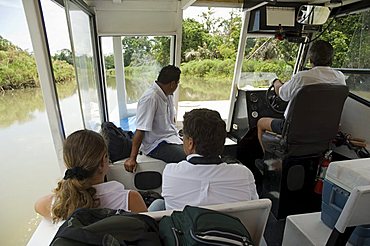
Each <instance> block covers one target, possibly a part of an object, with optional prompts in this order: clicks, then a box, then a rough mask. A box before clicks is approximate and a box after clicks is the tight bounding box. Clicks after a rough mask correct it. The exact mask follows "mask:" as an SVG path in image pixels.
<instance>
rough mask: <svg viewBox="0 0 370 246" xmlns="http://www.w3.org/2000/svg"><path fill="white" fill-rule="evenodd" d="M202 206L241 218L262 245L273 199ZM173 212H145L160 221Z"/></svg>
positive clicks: (256, 243) (255, 239)
mask: <svg viewBox="0 0 370 246" xmlns="http://www.w3.org/2000/svg"><path fill="white" fill-rule="evenodd" d="M201 207H204V208H208V209H212V210H216V211H220V212H223V213H226V214H229V215H232V216H234V217H237V218H239V219H240V221H241V222H242V223H243V225H244V226H245V227H246V228H247V230H248V232H249V234H250V235H251V237H252V240H253V242H254V243H255V245H260V242H261V241H262V240H263V233H264V231H265V227H266V224H267V219H268V217H269V213H270V210H271V201H270V200H269V199H257V200H250V201H243V202H233V203H224V204H218V205H208V206H201ZM172 212H173V210H165V211H156V212H147V213H144V214H147V215H149V216H151V217H153V218H154V219H156V220H157V221H160V220H161V219H162V217H163V216H169V215H171V214H172Z"/></svg>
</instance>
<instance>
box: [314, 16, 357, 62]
mask: <svg viewBox="0 0 370 246" xmlns="http://www.w3.org/2000/svg"><path fill="white" fill-rule="evenodd" d="M360 18H361V14H353V15H348V16H345V17H338V18H335V19H334V20H333V19H331V20H329V21H328V22H327V23H326V24H325V25H324V26H323V29H324V30H325V32H323V34H322V36H321V37H320V38H321V39H323V40H325V41H328V42H330V43H331V44H332V45H333V48H334V52H335V53H334V60H333V67H343V66H344V64H346V63H348V62H349V60H350V59H349V58H350V57H348V52H350V50H349V46H350V43H351V42H355V43H356V42H357V39H356V38H354V37H355V36H354V34H355V32H356V31H357V30H361V28H362V23H361V21H360ZM354 48H355V49H357V48H358V47H354Z"/></svg>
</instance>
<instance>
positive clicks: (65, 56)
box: [52, 49, 73, 65]
mask: <svg viewBox="0 0 370 246" xmlns="http://www.w3.org/2000/svg"><path fill="white" fill-rule="evenodd" d="M52 58H53V59H54V60H60V61H65V62H67V63H69V64H71V65H73V55H72V52H71V51H70V50H69V49H62V50H60V51H58V52H57V53H55V54H54V56H53V57H52Z"/></svg>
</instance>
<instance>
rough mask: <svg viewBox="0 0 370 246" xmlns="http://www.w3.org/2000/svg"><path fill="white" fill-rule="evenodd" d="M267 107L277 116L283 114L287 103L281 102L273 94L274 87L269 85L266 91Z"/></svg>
mask: <svg viewBox="0 0 370 246" xmlns="http://www.w3.org/2000/svg"><path fill="white" fill-rule="evenodd" d="M266 102H267V105H268V106H269V107H270V108H271V109H272V111H274V112H275V113H278V114H283V113H284V111H285V109H286V107H287V105H288V103H287V102H285V101H283V100H282V99H281V98H280V97H279V96H278V95H277V94H276V92H275V90H274V85H271V86H270V87H269V88H268V89H267V91H266Z"/></svg>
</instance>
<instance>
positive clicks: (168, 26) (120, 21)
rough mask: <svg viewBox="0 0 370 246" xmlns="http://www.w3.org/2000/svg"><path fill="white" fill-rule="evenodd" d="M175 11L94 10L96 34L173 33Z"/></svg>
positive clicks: (175, 17)
mask: <svg viewBox="0 0 370 246" xmlns="http://www.w3.org/2000/svg"><path fill="white" fill-rule="evenodd" d="M176 19H177V12H175V11H173V12H168V11H163V12H161V11H158V12H157V11H156V12H154V11H153V12H149V11H137V10H136V11H135V10H133V11H125V12H118V11H117V12H116V11H113V12H109V11H104V10H103V11H99V10H97V11H96V20H97V29H98V35H100V36H105V35H141V34H145V35H159V34H162V35H165V34H175V33H176V29H177V25H176V21H175V20H176Z"/></svg>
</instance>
